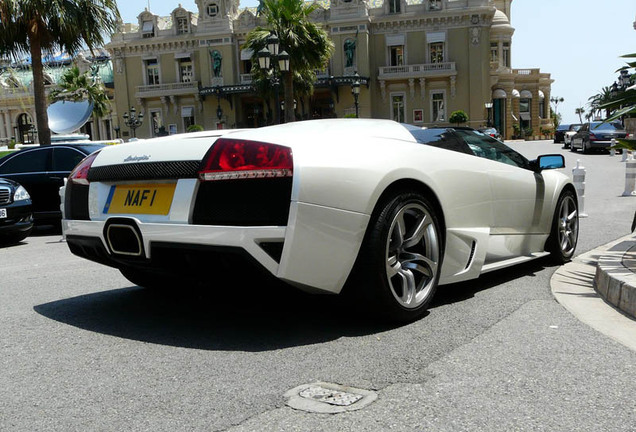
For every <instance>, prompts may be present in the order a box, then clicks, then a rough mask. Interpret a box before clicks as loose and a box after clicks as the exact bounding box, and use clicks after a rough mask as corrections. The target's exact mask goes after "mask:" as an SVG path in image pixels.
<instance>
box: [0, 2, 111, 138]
mask: <svg viewBox="0 0 636 432" xmlns="http://www.w3.org/2000/svg"><path fill="white" fill-rule="evenodd" d="M119 20H120V16H119V10H118V9H117V2H116V0H2V1H0V56H5V55H9V56H12V57H13V58H15V59H21V58H23V57H25V56H26V55H27V53H28V54H30V56H31V67H32V69H33V95H34V104H35V117H36V122H37V127H38V137H39V141H40V144H41V145H48V144H50V143H51V130H50V129H49V120H48V115H47V113H46V107H47V100H46V94H45V89H44V71H43V64H42V55H43V53H44V54H51V53H53V52H55V51H58V50H59V51H63V52H66V53H68V54H69V55H71V56H73V55H75V54H76V53H77V52H78V51H79V50H80V49H84V48H89V49H91V50H92V49H93V48H96V47H99V46H101V45H103V44H104V36H105V35H106V33H112V32H113V31H114V30H115V28H116V26H117V23H118V22H119Z"/></svg>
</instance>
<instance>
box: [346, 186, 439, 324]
mask: <svg viewBox="0 0 636 432" xmlns="http://www.w3.org/2000/svg"><path fill="white" fill-rule="evenodd" d="M443 251H444V247H443V241H442V236H441V231H440V223H439V220H438V217H437V211H436V209H435V207H434V206H433V205H432V204H431V202H430V201H429V200H428V199H427V198H426V197H424V196H423V195H422V194H420V193H418V192H412V191H408V192H401V193H397V194H395V195H393V196H392V197H390V198H388V199H386V200H384V201H383V202H382V203H380V205H379V206H378V208H376V211H375V212H374V214H373V215H372V217H371V220H370V222H369V227H368V229H367V233H366V235H365V239H364V241H363V244H362V247H361V249H360V253H359V254H358V259H357V261H356V264H355V267H354V270H353V273H352V278H351V280H350V281H349V282H350V283H349V284H348V285H349V286H348V289H349V290H350V291H353V293H354V295H355V297H354V300H355V301H359V300H360V299H362V300H364V301H366V304H367V305H368V306H369V307H370V312H371V313H373V314H374V315H375V316H377V315H379V316H381V317H382V318H384V319H387V320H390V321H397V322H410V321H413V320H416V319H418V318H420V317H421V316H422V315H424V313H425V312H426V309H427V306H428V304H429V303H430V301H431V299H432V298H433V295H434V294H435V290H436V288H437V283H438V281H439V275H440V270H441V265H442V257H443V255H444V254H443Z"/></svg>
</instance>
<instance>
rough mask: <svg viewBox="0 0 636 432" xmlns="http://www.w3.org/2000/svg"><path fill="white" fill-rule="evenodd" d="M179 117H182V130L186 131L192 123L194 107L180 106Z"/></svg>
mask: <svg viewBox="0 0 636 432" xmlns="http://www.w3.org/2000/svg"><path fill="white" fill-rule="evenodd" d="M181 118H182V119H183V130H184V131H185V132H187V131H188V128H189V127H190V126H192V125H193V124H195V123H194V108H193V107H182V108H181Z"/></svg>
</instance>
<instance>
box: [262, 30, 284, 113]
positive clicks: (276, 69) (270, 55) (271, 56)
mask: <svg viewBox="0 0 636 432" xmlns="http://www.w3.org/2000/svg"><path fill="white" fill-rule="evenodd" d="M279 49H280V41H279V39H278V36H276V34H275V33H270V35H269V37H268V38H267V48H263V49H262V50H260V51H259V52H258V66H259V68H260V69H261V70H262V71H266V72H267V73H268V74H269V75H270V76H269V80H270V82H271V84H272V87H274V91H275V92H276V104H275V106H276V123H280V107H279V103H278V99H279V88H280V76H281V75H282V73H283V72H287V71H289V54H287V52H286V51H282V52H281V53H279V52H278V50H279Z"/></svg>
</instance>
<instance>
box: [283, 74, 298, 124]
mask: <svg viewBox="0 0 636 432" xmlns="http://www.w3.org/2000/svg"><path fill="white" fill-rule="evenodd" d="M283 78H284V79H283V83H284V84H285V123H289V122H293V121H295V120H296V113H295V112H294V77H293V73H292V71H291V70H290V71H289V72H286V73H285V75H283Z"/></svg>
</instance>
